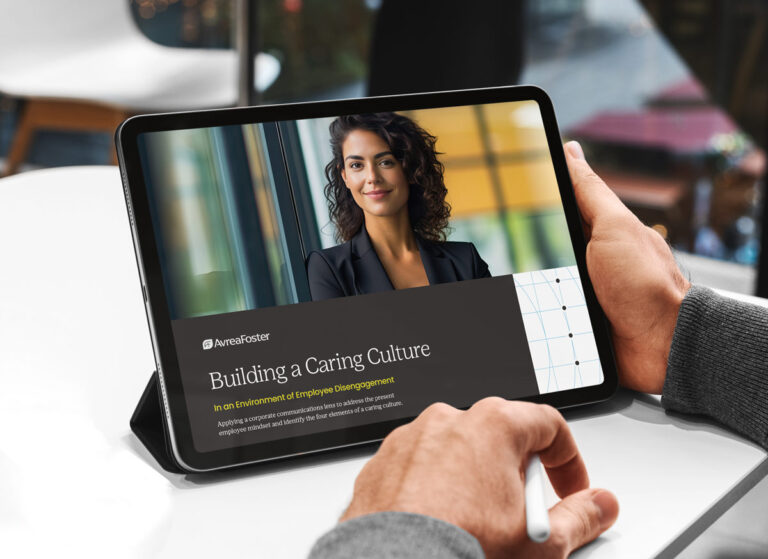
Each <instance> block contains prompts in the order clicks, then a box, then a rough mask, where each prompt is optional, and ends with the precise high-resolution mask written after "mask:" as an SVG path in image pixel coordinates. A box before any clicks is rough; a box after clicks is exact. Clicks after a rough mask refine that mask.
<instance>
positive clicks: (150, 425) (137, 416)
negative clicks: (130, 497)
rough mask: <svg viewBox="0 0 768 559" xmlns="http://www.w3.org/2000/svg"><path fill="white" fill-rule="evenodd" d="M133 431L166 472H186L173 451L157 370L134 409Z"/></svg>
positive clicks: (132, 418)
mask: <svg viewBox="0 0 768 559" xmlns="http://www.w3.org/2000/svg"><path fill="white" fill-rule="evenodd" d="M131 431H133V433H134V434H135V435H136V436H137V437H138V439H139V440H140V441H141V444H143V445H144V447H145V448H146V449H147V450H148V451H149V453H150V454H151V455H152V457H153V458H154V459H155V460H157V463H158V464H160V466H161V467H162V468H163V469H164V470H165V471H166V472H171V473H174V474H183V473H185V472H186V470H184V469H183V468H182V467H181V466H180V465H179V464H178V463H177V462H176V460H175V459H174V457H173V452H172V451H171V438H170V433H168V426H167V424H166V422H165V415H164V413H163V405H162V395H161V394H160V384H159V383H158V380H157V371H153V372H152V376H151V377H150V379H149V383H147V387H146V388H145V389H144V392H143V393H142V395H141V398H140V399H139V403H138V404H137V405H136V409H135V410H134V411H133V415H132V416H131Z"/></svg>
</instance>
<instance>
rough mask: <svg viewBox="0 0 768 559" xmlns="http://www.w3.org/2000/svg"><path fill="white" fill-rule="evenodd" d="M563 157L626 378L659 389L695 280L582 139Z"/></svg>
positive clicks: (597, 289) (640, 387)
mask: <svg viewBox="0 0 768 559" xmlns="http://www.w3.org/2000/svg"><path fill="white" fill-rule="evenodd" d="M565 157H566V161H567V162H568V170H569V171H570V174H571V181H572V182H573V189H574V191H575V193H576V202H577V203H578V205H579V210H580V211H581V216H582V219H583V221H584V223H585V225H586V227H585V228H586V234H587V239H588V244H587V269H588V270H589V277H590V279H591V280H592V285H594V287H595V294H596V295H597V299H598V300H599V301H600V306H601V307H602V308H603V311H605V314H606V316H607V317H608V320H609V322H610V323H611V331H612V335H613V345H614V350H615V352H616V362H617V365H618V367H619V378H620V380H621V384H623V385H624V386H626V387H627V388H631V389H633V390H639V391H641V392H650V393H653V394H660V393H661V389H662V387H663V386H664V379H665V377H666V371H667V359H668V357H669V349H670V346H671V345H672V335H673V334H674V331H675V324H676V322H677V315H678V313H679V311H680V304H681V303H682V301H683V297H685V294H686V293H687V292H688V289H689V288H690V287H691V284H690V282H689V281H688V280H687V279H685V277H683V275H682V274H681V273H680V270H679V269H678V267H677V263H676V262H675V259H674V257H673V256H672V251H670V249H669V246H668V245H667V243H666V241H665V240H664V239H663V238H662V237H661V235H659V234H658V233H657V232H656V231H654V230H653V229H651V228H650V227H646V226H645V225H643V224H642V223H641V222H640V220H639V219H637V217H635V215H634V214H633V213H632V212H631V211H629V209H627V207H626V206H625V205H624V204H623V203H622V202H621V200H619V198H618V197H617V196H616V195H615V194H614V193H613V191H612V190H611V189H610V188H608V186H606V184H605V183H604V182H603V180H602V179H601V178H600V177H598V176H597V175H596V174H595V172H594V171H593V170H592V169H591V167H590V166H589V164H588V163H587V162H586V161H585V159H584V153H583V152H582V149H581V146H580V145H579V144H578V143H577V142H568V143H567V144H565Z"/></svg>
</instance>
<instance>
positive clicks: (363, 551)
mask: <svg viewBox="0 0 768 559" xmlns="http://www.w3.org/2000/svg"><path fill="white" fill-rule="evenodd" d="M414 557H418V558H419V559H484V558H485V554H484V553H483V548H482V547H480V544H479V543H478V541H477V540H476V539H475V538H474V537H473V536H472V535H470V534H469V532H465V531H464V530H462V529H461V528H459V527H458V526H454V525H453V524H449V523H448V522H443V521H442V520H438V519H436V518H432V517H430V516H424V515H421V514H411V513H408V512H377V513H375V514H368V515H366V516H360V517H357V518H353V519H352V520H347V521H346V522H342V523H341V524H339V525H337V526H336V527H335V528H334V529H333V530H331V531H330V532H328V533H327V534H325V535H324V536H323V537H321V538H320V539H319V540H317V543H315V545H314V547H312V551H310V553H309V559H374V558H375V559H406V558H414Z"/></svg>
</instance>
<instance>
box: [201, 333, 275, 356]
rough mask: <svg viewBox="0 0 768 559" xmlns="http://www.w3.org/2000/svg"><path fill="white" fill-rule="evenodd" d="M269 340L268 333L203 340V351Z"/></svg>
mask: <svg viewBox="0 0 768 559" xmlns="http://www.w3.org/2000/svg"><path fill="white" fill-rule="evenodd" d="M268 340H269V332H266V333H262V334H240V336H238V337H237V338H223V339H220V338H207V339H205V340H203V349H204V350H205V351H208V350H209V349H216V348H219V347H232V346H239V345H244V344H255V343H258V342H266V341H268Z"/></svg>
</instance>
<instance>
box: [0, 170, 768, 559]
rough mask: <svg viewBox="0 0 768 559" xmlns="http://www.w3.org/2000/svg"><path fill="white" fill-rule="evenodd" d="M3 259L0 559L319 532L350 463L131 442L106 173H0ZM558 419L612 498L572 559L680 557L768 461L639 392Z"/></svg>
mask: <svg viewBox="0 0 768 559" xmlns="http://www.w3.org/2000/svg"><path fill="white" fill-rule="evenodd" d="M0 258H1V259H2V260H1V261H2V273H0V383H1V384H0V386H2V389H0V556H2V557H21V556H44V555H43V554H46V555H48V556H61V555H62V551H63V555H65V556H69V555H77V556H79V557H95V556H98V557H105V556H109V557H142V558H143V557H148V556H155V555H157V556H162V557H181V558H185V559H186V558H188V557H206V556H207V557H228V556H233V557H268V558H282V557H286V558H288V557H290V558H295V557H302V556H305V555H306V553H307V551H308V550H309V548H310V546H311V544H312V542H313V541H314V540H315V539H316V538H317V537H318V536H320V535H321V534H322V533H324V532H325V531H326V530H328V529H330V528H331V527H333V525H334V523H335V521H336V519H337V518H338V516H339V515H340V514H341V512H342V510H343V509H344V507H345V506H346V504H347V503H348V500H349V498H350V495H351V490H352V485H353V482H354V479H355V476H356V475H357V473H358V471H359V470H360V468H361V467H362V465H363V464H364V462H365V460H366V457H365V456H362V457H360V456H359V457H356V458H349V457H346V458H343V459H341V458H338V457H335V456H333V455H330V456H328V457H325V458H318V459H316V460H314V461H312V462H303V463H301V464H300V465H296V464H295V463H291V462H286V463H283V464H277V465H271V466H268V467H265V468H261V469H258V470H243V471H240V472H237V473H230V474H223V475H222V474H219V475H203V476H180V475H171V474H167V473H165V472H163V471H162V470H160V469H159V468H158V467H157V466H156V464H155V463H154V462H153V460H152V459H151V457H150V456H149V455H148V453H147V452H146V451H145V450H144V449H143V447H142V446H141V445H140V443H139V442H138V441H137V440H136V438H135V437H134V436H133V435H132V434H131V432H130V430H129V427H128V420H129V418H130V416H131V413H132V412H133V409H134V407H135V405H136V402H137V400H138V398H139V396H140V395H141V392H142V390H143V388H144V386H145V385H146V382H147V380H148V379H149V375H150V373H151V372H152V370H153V357H152V350H151V346H150V341H149V335H148V330H147V325H146V318H145V315H144V308H143V302H142V295H141V288H140V284H139V279H138V273H137V270H136V264H135V259H134V256H133V247H132V244H131V236H130V231H129V227H128V220H127V215H126V210H125V204H124V201H123V194H122V187H121V184H120V178H119V174H118V171H117V169H116V168H114V167H71V168H65V169H50V170H43V171H35V172H31V173H26V174H22V175H17V176H14V177H10V178H7V179H3V180H0ZM566 417H568V419H569V423H570V425H571V427H572V428H573V431H574V434H575V436H576V440H577V442H578V444H579V447H580V448H581V450H582V452H583V454H584V458H585V460H586V464H587V467H588V469H589V472H590V476H591V479H592V483H593V485H594V486H601V487H605V488H608V489H611V490H612V491H613V492H615V493H616V495H617V496H618V498H619V501H620V503H621V514H620V516H619V520H618V522H617V524H616V525H615V526H614V527H613V528H612V529H611V530H610V531H609V532H608V533H607V534H606V535H604V536H603V537H602V538H600V540H599V541H597V542H595V543H594V544H592V545H590V546H588V547H587V548H585V549H583V550H581V551H580V552H579V553H578V554H577V555H578V556H579V557H582V556H584V557H586V556H588V557H606V558H608V557H610V558H616V557H621V558H631V557H643V558H645V557H652V556H656V555H657V554H659V553H661V552H662V551H664V550H667V552H671V551H673V550H675V549H679V548H680V547H681V545H682V544H683V543H687V542H688V541H690V540H691V539H693V537H695V536H696V535H697V534H698V533H699V532H700V531H701V530H702V529H703V528H705V527H706V525H708V523H710V522H711V521H713V520H714V518H715V517H716V516H717V514H720V513H722V512H723V510H724V509H725V508H726V507H727V506H729V505H730V504H731V503H732V502H733V500H734V498H735V497H738V496H740V495H741V494H743V493H744V492H745V491H746V490H748V489H749V488H750V487H751V485H753V484H754V483H756V482H757V481H758V479H759V478H760V477H762V475H764V474H765V472H766V468H768V463H766V454H765V452H764V451H763V450H761V449H759V448H758V447H756V446H755V445H753V444H751V443H749V442H746V441H744V440H742V439H740V438H739V437H738V436H736V435H734V434H732V433H728V432H726V431H724V430H722V429H720V428H718V427H716V426H714V425H711V424H708V423H706V422H703V421H700V420H697V419H693V418H684V417H680V416H668V415H666V414H665V413H664V412H663V411H662V410H661V408H660V407H659V404H658V399H657V398H654V397H650V396H645V395H639V396H634V395H633V394H631V393H628V392H620V393H619V395H617V397H615V398H614V399H613V400H611V401H610V402H608V403H605V404H602V405H599V406H596V407H592V408H588V409H584V410H574V411H570V412H568V413H567V414H566ZM46 448H50V449H52V453H47V452H46Z"/></svg>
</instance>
